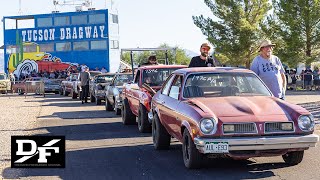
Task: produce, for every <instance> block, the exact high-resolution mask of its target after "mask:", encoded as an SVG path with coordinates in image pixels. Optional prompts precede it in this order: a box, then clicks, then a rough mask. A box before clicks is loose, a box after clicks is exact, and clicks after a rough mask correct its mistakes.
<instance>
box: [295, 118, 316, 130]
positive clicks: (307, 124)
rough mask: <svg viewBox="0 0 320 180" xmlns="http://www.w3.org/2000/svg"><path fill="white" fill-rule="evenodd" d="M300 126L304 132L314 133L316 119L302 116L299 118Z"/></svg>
mask: <svg viewBox="0 0 320 180" xmlns="http://www.w3.org/2000/svg"><path fill="white" fill-rule="evenodd" d="M298 124H299V128H300V129H301V130H302V131H312V130H313V128H314V118H313V116H312V115H301V116H299V118H298Z"/></svg>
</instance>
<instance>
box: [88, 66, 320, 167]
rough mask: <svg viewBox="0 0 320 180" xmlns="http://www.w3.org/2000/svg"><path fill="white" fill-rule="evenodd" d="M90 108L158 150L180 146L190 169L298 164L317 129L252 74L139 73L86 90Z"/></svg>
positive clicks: (177, 69)
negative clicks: (211, 164) (133, 128)
mask: <svg viewBox="0 0 320 180" xmlns="http://www.w3.org/2000/svg"><path fill="white" fill-rule="evenodd" d="M90 98H91V101H92V102H96V104H98V105H99V104H101V101H102V100H104V101H105V102H106V103H105V108H106V110H107V111H115V113H116V114H117V115H120V114H121V117H122V122H123V124H124V125H136V124H137V127H138V130H139V131H140V132H142V133H150V132H151V133H152V139H153V145H154V148H155V149H156V150H162V149H168V148H169V147H170V143H171V139H172V138H175V139H177V140H179V141H180V142H181V143H182V155H183V156H182V157H183V161H184V165H185V166H186V167H187V168H199V167H201V165H202V162H203V160H204V159H205V158H217V157H228V158H233V159H248V158H251V157H266V156H282V158H283V160H284V161H285V162H286V163H287V164H288V165H296V164H299V163H300V162H301V161H302V160H303V156H304V151H305V150H308V149H309V148H310V147H315V146H316V144H317V142H318V141H319V136H318V135H316V134H314V133H313V132H314V127H315V121H314V118H313V116H312V114H311V113H310V112H308V111H307V110H306V109H304V108H302V107H301V106H298V105H294V104H290V103H288V102H286V101H284V100H281V99H278V98H275V97H274V96H273V95H272V93H271V91H270V90H269V89H268V88H267V86H266V85H265V84H264V83H263V81H262V80H261V79H260V78H259V77H258V76H257V75H256V74H255V73H254V72H252V71H250V70H246V69H240V68H230V67H216V68H209V67H208V68H187V67H186V66H183V65H152V66H143V67H139V68H138V69H136V70H135V73H134V76H133V75H132V74H131V73H114V74H111V73H107V74H99V75H96V76H94V77H93V79H92V80H91V82H90Z"/></svg>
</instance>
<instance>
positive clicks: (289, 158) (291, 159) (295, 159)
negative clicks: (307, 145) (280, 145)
mask: <svg viewBox="0 0 320 180" xmlns="http://www.w3.org/2000/svg"><path fill="white" fill-rule="evenodd" d="M303 154H304V151H294V152H288V153H286V154H284V155H282V159H283V160H284V162H286V163H287V164H288V165H290V166H294V165H297V164H299V163H301V161H302V160H303Z"/></svg>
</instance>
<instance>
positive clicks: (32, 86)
mask: <svg viewBox="0 0 320 180" xmlns="http://www.w3.org/2000/svg"><path fill="white" fill-rule="evenodd" d="M43 81H44V78H43V77H31V78H26V79H24V80H23V81H16V82H15V84H12V92H17V93H18V94H19V95H23V94H24V93H26V91H27V93H35V94H40V93H41V85H40V83H41V82H43Z"/></svg>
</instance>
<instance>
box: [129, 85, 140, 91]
mask: <svg viewBox="0 0 320 180" xmlns="http://www.w3.org/2000/svg"><path fill="white" fill-rule="evenodd" d="M130 87H131V89H133V90H139V89H140V87H139V85H138V84H131V85H130Z"/></svg>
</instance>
